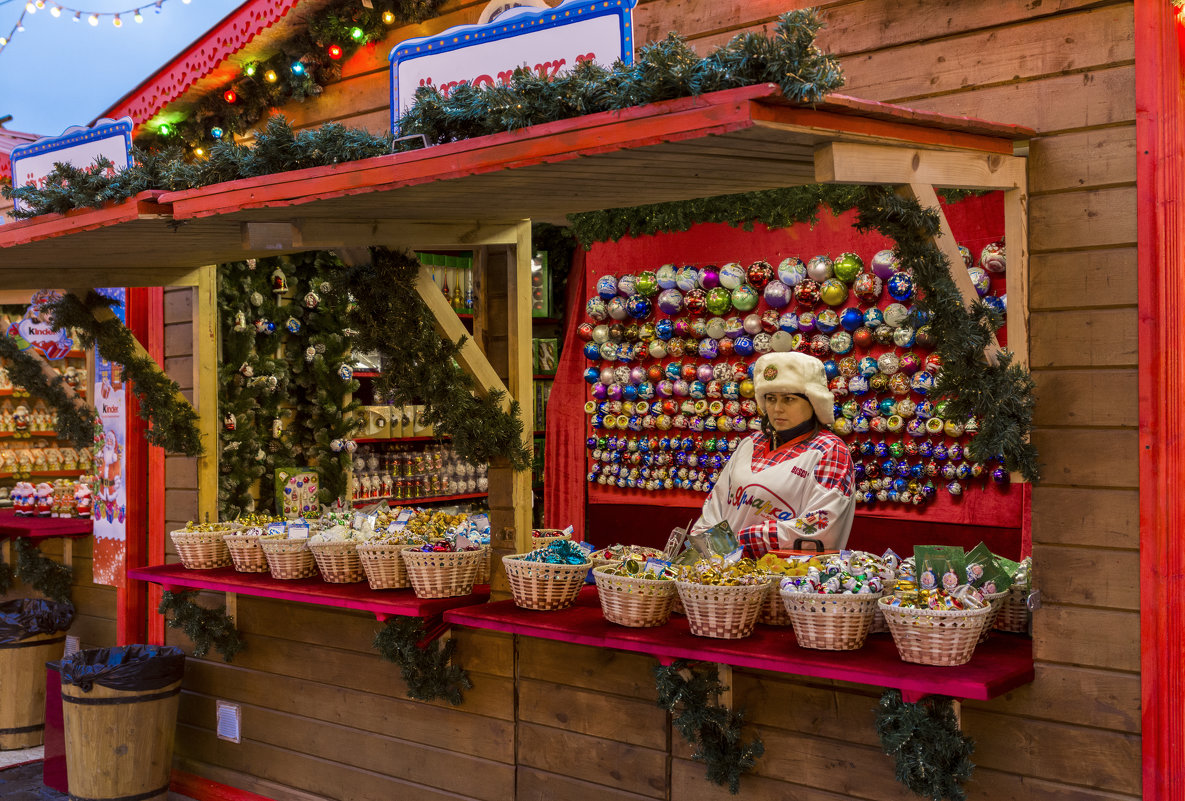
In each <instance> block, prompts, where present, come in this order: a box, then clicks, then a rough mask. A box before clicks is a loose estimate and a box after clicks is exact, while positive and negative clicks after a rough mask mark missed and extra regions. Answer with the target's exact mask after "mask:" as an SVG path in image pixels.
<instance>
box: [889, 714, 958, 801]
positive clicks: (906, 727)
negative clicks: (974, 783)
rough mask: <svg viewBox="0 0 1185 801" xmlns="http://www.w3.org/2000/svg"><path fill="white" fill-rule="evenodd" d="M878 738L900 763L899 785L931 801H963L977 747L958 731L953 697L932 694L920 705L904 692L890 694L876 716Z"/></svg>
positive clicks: (898, 764) (898, 763) (898, 771)
mask: <svg viewBox="0 0 1185 801" xmlns="http://www.w3.org/2000/svg"><path fill="white" fill-rule="evenodd" d="M876 733H877V734H878V735H879V736H880V741H881V747H882V748H883V749H884V751H885V753H886V754H889V755H891V756H893V757H894V758H895V759H896V761H897V781H899V782H901V783H902V784H904V785H905V786H906V787H908V788H909V789H910V790H911V791H913V792H914V793H917V794H918V795H919V796H921V797H923V798H929V799H931V801H942V799H950V801H964V799H965V798H966V797H967V792H966V790H964V789H963V782H965V781H966V780H967V779H969V778H971V772H972V770H974V768H975V766H974V765H973V764H972V763H971V754H972V753H973V752H974V751H975V742H974V741H973V740H971V739H970V738H969V737H967V736H965V735H964V734H963V732H962V731H960V730H959V721H958V719H957V718H956V717H955V712H954V707H953V705H952V703H951V699H950V698H946V697H943V696H934V695H928V696H926V697H925V698H923V699H922V700H921V701H918V702H917V703H916V704H911V703H907V702H905V701H904V700H902V697H901V691H900V690H886V691H885V694H884V695H882V696H881V700H880V705H879V706H878V708H877V715H876Z"/></svg>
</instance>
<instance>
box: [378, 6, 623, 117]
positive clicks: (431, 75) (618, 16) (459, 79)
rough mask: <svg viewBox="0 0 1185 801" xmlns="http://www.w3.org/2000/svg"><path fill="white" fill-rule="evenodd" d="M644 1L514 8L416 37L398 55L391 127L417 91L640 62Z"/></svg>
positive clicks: (393, 76)
mask: <svg viewBox="0 0 1185 801" xmlns="http://www.w3.org/2000/svg"><path fill="white" fill-rule="evenodd" d="M636 3H637V0H565V2H563V3H560V4H559V5H558V6H556V7H555V8H547V9H535V8H530V7H523V8H514V9H510V10H509V11H506V12H505V13H503V14H501V15H500V16H498V17H497V19H496V20H495V21H494V22H492V23H490V24H488V25H461V26H458V27H456V28H450V29H449V30H447V31H445V32H444V33H441V34H438V35H437V36H428V37H424V38H420V39H408V40H407V41H405V42H403V43H401V44H400V45H399V46H398V47H396V48H395V49H394V50H392V51H391V56H390V61H391V130H392V131H394V132H396V133H398V132H399V118H400V116H402V114H403V113H404V111H406V109H407V108H408V107H410V106H411V104H412V101H413V100H414V99H415V93H416V89H418V88H419V87H421V86H429V85H431V86H435V87H437V88H438V89H440V91H441V92H443V93H444V94H446V95H447V94H448V92H449V91H450V90H451V89H452V88H453V87H454V86H457V85H458V84H461V83H469V84H472V85H474V86H494V85H496V84H504V83H507V82H508V81H509V80H510V76H511V75H512V74H513V73H514V71H515V70H516V69H517V68H519V67H527V68H529V69H533V70H535V71H537V72H540V73H543V74H546V75H548V76H555V75H559V74H560V73H563V72H567V71H569V70H571V69H573V68H574V67H576V65H578V64H580V63H581V62H583V61H594V62H596V63H597V64H600V65H601V66H604V67H611V66H612V65H613V63H614V62H615V61H617V60H618V59H620V60H621V61H622V62H624V63H626V64H632V63H633V60H634V33H633V31H634V23H633V9H634V6H635V5H636Z"/></svg>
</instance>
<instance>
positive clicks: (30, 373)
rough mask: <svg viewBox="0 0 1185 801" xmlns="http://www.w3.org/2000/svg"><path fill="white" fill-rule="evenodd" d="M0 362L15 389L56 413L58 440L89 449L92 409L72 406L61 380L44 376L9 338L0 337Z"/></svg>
mask: <svg viewBox="0 0 1185 801" xmlns="http://www.w3.org/2000/svg"><path fill="white" fill-rule="evenodd" d="M0 359H3V360H4V361H5V363H6V364H5V367H6V368H7V369H8V375H9V376H10V377H11V378H12V383H13V384H14V385H15V386H18V387H21V388H23V389H26V390H28V391H29V393H30V394H31V395H34V396H36V397H38V398H41V399H42V400H44V401H45V402H46V403H47V404H49V405H50V406H51V407H53V409H54V410H55V411H57V413H58V423H57V431H58V436H60V437H64V438H66V439H68V440H70V441H71V442H73V443H74V444H75V445H76V446H79V447H83V448H90V447H92V446H93V445H94V442H95V425H96V424H97V422H98V418H97V417H96V416H95V412H94V410H93V409H91V408H90V407H87V406H80V405H79V404H77V403H75V400H74V399H75V397H76V396H75V395H74V393H73V392H72V391H70V389H69V388H68V387H67V386H66V382H65V381H64V380H62V377H61V376H53V377H50V376H47V375H46V374H45V373H44V372H42V370H41V365H40V363H38V361H37V360H36V359H35V358H33V355H32V354H31V353H30V352H29V351H28V350H21V349H20V348H19V347H17V344H16V342H15V341H14V340H13V339H12V338H11V337H8V336H3V335H0Z"/></svg>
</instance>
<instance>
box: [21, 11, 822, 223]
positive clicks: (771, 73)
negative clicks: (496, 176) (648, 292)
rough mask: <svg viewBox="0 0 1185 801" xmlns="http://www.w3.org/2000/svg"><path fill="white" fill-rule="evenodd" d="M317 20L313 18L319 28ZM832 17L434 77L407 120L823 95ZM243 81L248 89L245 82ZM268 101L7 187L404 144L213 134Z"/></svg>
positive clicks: (257, 169) (36, 194)
mask: <svg viewBox="0 0 1185 801" xmlns="http://www.w3.org/2000/svg"><path fill="white" fill-rule="evenodd" d="M343 1H344V0H343ZM384 1H386V2H389V1H390V0H375V3H374V6H375V9H374V10H375V11H376V12H378V13H380V15H381V10H382V3H383V2H384ZM399 5H400V7H401V8H402V9H403V11H400V12H399V13H407V14H418V13H430V12H431V11H433V10H435V8H436V5H437V3H436V0H399ZM407 18H408V19H411V18H413V17H411V16H409V17H407ZM313 27H314V26H312V25H310V29H312V28H313ZM821 27H822V22H821V21H820V18H819V16H818V14H817V13H816V12H815V11H814V10H813V9H806V10H799V11H791V12H789V13H787V14H784V15H782V17H781V18H780V19H779V21H778V25H777V27H776V30H775V31H774V34H773V36H772V37H766V36H764V35H762V34H754V33H745V34H740V35H738V36H736V37H734V38H733V39H732V40H731V41H730V42H728V43H727V44H725V45H723V46H722V47H720V48H718V49H717V50H716V51H715V52H713V53H712V54H711V55H709V56H708V57H706V58H703V59H700V58H699V57H698V56H696V55H695V53H694V51H692V50H691V48H690V47H688V46H687V44H686V42H685V41H683V40H682V39H681V38H680V37H679V36H677V35H675V34H671V35H670V36H668V37H667V38H666V39H663V40H661V41H658V42H654V43H651V44H649V45H646V46H645V47H643V48H641V50H640V52H639V53H638V56H637V58H636V59H635V61H634V63H633V64H632V65H629V66H627V65H625V64H622V63H620V62H618V63H617V64H615V65H614V66H613V68H612V69H605V68H604V67H600V66H598V65H596V64H594V63H592V62H584V63H583V64H581V65H580V66H579V67H577V68H576V69H574V70H572V71H571V72H568V73H565V74H563V75H560V76H556V77H555V78H547V77H546V76H543V75H540V74H538V73H534V72H531V71H529V70H526V69H519V70H516V71H515V73H514V74H513V76H512V77H511V80H510V83H509V84H508V85H505V86H494V87H473V86H470V85H468V84H462V85H460V86H457V87H455V88H454V89H453V90H452V91H451V92H450V94H449V95H448V97H445V96H444V95H442V94H441V93H440V92H439V90H437V89H436V88H434V87H421V88H420V89H419V90H417V92H416V97H415V100H414V102H413V104H412V107H411V108H410V109H408V111H407V113H406V114H405V115H404V116H403V117H402V118H401V121H400V132H401V133H403V134H406V135H411V134H422V135H423V137H424V138H425V140H426V141H427V142H429V143H441V142H451V141H455V140H459V139H467V138H470V137H474V136H482V135H485V134H491V133H498V132H501V131H508V130H515V129H518V128H522V127H524V126H527V125H535V124H539V123H544V122H551V121H554V120H559V119H568V118H571V117H578V116H581V115H584V114H591V113H594V112H598V111H612V110H618V109H624V108H629V107H631V106H638V105H644V104H647V103H654V102H657V101H660V100H668V99H672V98H677V97H687V96H691V95H696V94H702V93H704V92H712V91H717V90H721V89H728V88H733V87H740V86H749V85H753V84H761V83H775V84H778V85H779V86H780V87H781V89H782V92H783V93H784V94H785V96H786V97H787V98H789V99H790V100H792V101H795V102H800V103H815V102H818V101H820V100H822V99H823V97H824V96H825V95H826V93H827V92H831V91H834V90H836V89H838V88H839V87H840V86H842V85H843V74H842V72H841V70H840V68H839V65H838V62H837V61H836V60H835V59H833V58H832V57H830V56H828V55H825V54H823V53H822V52H821V51H820V50H819V49H818V48H817V47H816V46H815V44H814V40H815V36H816V34H817V33H818V31H819V29H820V28H821ZM369 35H370V34H369V33H368V34H366V36H369ZM343 47H345V45H344V44H343ZM285 58H286V59H287V58H288V56H285ZM291 64H292V61H290V60H289V61H287V62H286V64H285V65H284V69H282V70H281V69H278V68H277V69H276V73H277V75H280V74H283V75H284V76H285V77H284V81H288V80H289V77H288V75H289V74H290V73H291V69H290V67H291ZM265 71H266V68H263V67H262V65H260V68H259V69H257V71H256V73H255V76H253V77H252V78H250V80H249V81H247V82H246V83H244V84H243V86H244V87H245V88H244V91H245V92H246V91H247V88H250V87H256V85H257V84H258V83H259V82H260V81H261V80H262V77H261V76H262V75H263V73H264V72H265ZM292 80H294V81H296V83H297V84H298V85H299V86H304V85H305V81H306V80H311V79H310V78H309V72H308V71H306V73H305V77H304V78H299V79H292ZM279 83H281V82H277V84H274V85H271V86H273V87H274V86H276V85H278V84H279ZM235 87H236V92H238V91H239V89H238V87H239V84H238V83H236V84H235ZM263 90H264V91H265V94H264V95H262V96H261V98H262V102H263V103H264V105H262V106H259V107H258V109H270V108H275V107H277V106H279V105H282V104H283V102H284V99H285V98H283V97H278V96H275V97H273V96H272V95H271V94H267V92H272V91H273V89H269V88H268V87H263ZM220 91H221V90H220ZM251 91H254V89H251ZM300 91H304V90H303V89H301V90H300ZM240 94H243V93H242V92H240ZM248 94H249V93H248ZM245 96H246V95H245ZM292 96H295V95H292ZM220 97H221V94H220V92H219V93H216V94H215V95H212V96H211V97H209V98H207V99H206V101H203V103H204V104H205V103H214V104H215V105H216V104H217V103H218V102H219V100H218V98H220ZM211 98H213V99H211ZM223 105H226V104H225V103H223ZM236 108H237V109H240V110H241V112H242V116H241V117H240V116H235V115H238V114H240V111H232V109H236ZM203 109H205V110H203ZM258 109H257V108H256V106H255V105H254V104H253V101H244V102H243V103H241V104H240V103H237V102H236V103H235V104H233V105H229V106H226V108H224V109H221V111H220V112H219V113H221V114H222V116H218V114H216V113H215V112H214V111H211V110H210V109H209V108H208V107H206V106H205V105H203V107H202V108H200V109H199V110H198V112H197V113H196V114H195V115H194V116H193V117H191V118H190V119H189V120H187V121H185V122H182V123H177V124H176V127H177V130H178V132H177V133H175V134H172V135H170V136H167V137H163V138H160V137H158V138H156V139H154V140H152V141H150V142H149V141H147V140H145V142H146V143H147V144H150V145H151V146H152V147H151V148H149V150H148V151H144V150H137V151H136V152H135V153H134V154H133V162H134V163H133V165H132V166H131V167H129V168H128V169H126V170H122V171H120V172H117V173H115V174H114V175H112V176H108V175H107V169H106V168H107V167H109V166H110V162H102V161H100V162H98V163H97V165H96V166H95V167H92V168H87V169H76V168H72V167H68V166H59V167H58V168H57V169H55V170H54V172H52V173H51V174H50V176H49V178H48V180H47V185H46V186H45V187H43V188H37V187H34V186H31V185H30V186H25V187H18V188H15V189H14V188H9V187H5V188H4V189H3V194H4V196H5V197H7V198H17V199H19V200H20V201H21V202H22V203H23V204H24V205H25V207H26V209H27V210H26V211H22V212H19V213H18V215H17V216H20V217H32V216H36V215H38V214H46V213H50V212H57V213H61V212H64V211H68V210H70V209H74V208H91V207H98V206H101V205H103V204H104V203H107V202H111V201H120V200H126V199H127V198H129V197H132V196H133V195H135V194H136V193H138V192H142V191H144V190H146V189H163V190H181V189H191V188H195V187H200V186H207V185H209V184H214V183H221V182H224V181H232V180H236V179H239V178H250V177H254V176H258V175H269V174H272V173H277V172H284V171H288V170H295V169H301V168H305V167H315V166H325V165H331V164H339V163H342V162H346V161H354V160H358V159H363V158H369V157H372V156H379V155H383V154H385V153H389V152H391V150H392V147H393V140H392V138H391V136H390V135H386V136H375V135H373V134H370V133H368V132H366V131H363V130H360V129H352V128H346V127H345V126H342V125H338V124H336V123H330V124H327V125H324V126H322V127H321V128H318V129H315V130H308V131H301V132H300V133H293V131H292V129H291V127H290V126H289V124H288V122H287V121H286V120H284V119H283V117H278V116H277V117H271V118H270V119H268V122H267V125H266V128H265V129H264V130H263V131H262V132H261V133H260V134H259V136H258V137H257V138H256V140H255V142H254V144H253V146H251V147H246V146H244V145H238V144H235V143H234V141H233V138H234V137H232V136H229V135H224V136H223V138H221V139H219V140H217V141H216V142H215V141H212V140H210V139H209V138H208V134H203V131H206V130H207V129H208V128H211V127H220V128H222V129H223V130H224V131H229V132H231V133H242V132H246V131H247V130H249V129H251V128H252V127H253V126H255V125H256V124H258V123H259V122H260V120H262V119H263V118H264V116H265V115H264V113H263V112H262V111H259V110H258ZM227 115H231V116H227ZM186 126H189V127H186ZM203 137H205V138H203ZM178 140H184V142H185V144H186V145H188V146H191V147H192V146H193V145H194V144H195V143H203V147H204V148H205V150H206V151H207V155H208V158H205V159H199V160H197V161H193V160H192V159H191V158H190V155H191V154H189V153H187V152H186V151H185V149H184V148H182V147H180V146H176V145H175V143H176V142H177V141H178ZM417 146H418V144H417V143H416V142H415V141H410V140H409V141H404V142H401V143H400V144H399V146H398V147H399V149H409V148H413V147H417Z"/></svg>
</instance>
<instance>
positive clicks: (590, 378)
mask: <svg viewBox="0 0 1185 801" xmlns="http://www.w3.org/2000/svg"><path fill="white" fill-rule="evenodd" d="M591 344H592V343H591V342H590V343H589V345H591ZM584 347H585V349H586V350H585V353H587V352H588V351H587V348H588V345H585V346H584ZM597 354H598V355H600V351H597ZM600 377H601V371H600V370H598V369H597V368H595V367H589V368H588V369H587V370H585V371H584V380H585V381H587V382H588V383H590V384H595V383H597V381H598V380H600Z"/></svg>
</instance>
